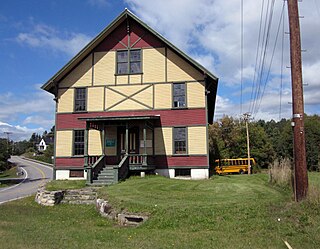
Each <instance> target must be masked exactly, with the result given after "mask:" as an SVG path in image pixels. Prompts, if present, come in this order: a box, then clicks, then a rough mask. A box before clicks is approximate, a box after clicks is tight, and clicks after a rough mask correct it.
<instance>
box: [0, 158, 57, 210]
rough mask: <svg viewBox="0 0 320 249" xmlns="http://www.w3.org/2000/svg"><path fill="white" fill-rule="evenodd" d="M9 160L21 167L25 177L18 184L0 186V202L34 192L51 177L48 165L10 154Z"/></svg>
mask: <svg viewBox="0 0 320 249" xmlns="http://www.w3.org/2000/svg"><path fill="white" fill-rule="evenodd" d="M10 161H11V162H13V163H16V164H17V165H18V166H19V167H21V169H22V171H23V172H24V177H25V179H24V180H23V181H22V182H21V183H19V184H16V185H13V186H10V187H7V188H0V204H2V203H5V202H8V201H11V200H15V199H19V198H22V197H26V196H29V195H32V194H35V193H36V192H37V189H38V187H39V186H40V185H42V184H44V183H45V182H46V181H49V180H51V179H52V168H50V167H49V166H44V165H43V164H39V163H35V162H31V161H28V160H25V159H22V158H20V157H18V156H12V157H11V159H10Z"/></svg>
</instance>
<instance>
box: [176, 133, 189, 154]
mask: <svg viewBox="0 0 320 249" xmlns="http://www.w3.org/2000/svg"><path fill="white" fill-rule="evenodd" d="M173 143H174V145H173V147H174V148H173V149H174V151H173V153H174V154H186V153H187V128H186V127H174V128H173Z"/></svg>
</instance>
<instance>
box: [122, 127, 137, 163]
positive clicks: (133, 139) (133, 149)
mask: <svg viewBox="0 0 320 249" xmlns="http://www.w3.org/2000/svg"><path fill="white" fill-rule="evenodd" d="M128 135H129V136H128V154H139V127H132V128H129V134H128ZM124 154H126V128H125V127H118V155H119V156H120V158H122V156H123V155H124Z"/></svg>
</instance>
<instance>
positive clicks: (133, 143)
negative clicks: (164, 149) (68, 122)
mask: <svg viewBox="0 0 320 249" xmlns="http://www.w3.org/2000/svg"><path fill="white" fill-rule="evenodd" d="M80 119H82V120H85V121H86V129H85V132H84V141H85V142H84V158H85V163H84V168H85V170H86V171H87V184H99V185H100V184H101V185H108V184H114V183H117V182H118V181H121V180H123V179H125V178H127V177H128V175H129V174H130V173H132V172H140V171H153V170H154V169H155V165H154V155H155V146H154V141H155V139H154V127H155V125H156V124H157V123H158V122H159V120H160V116H129V117H128V116H127V117H94V118H80ZM89 134H90V135H89ZM94 148H95V149H94ZM97 148H98V149H97Z"/></svg>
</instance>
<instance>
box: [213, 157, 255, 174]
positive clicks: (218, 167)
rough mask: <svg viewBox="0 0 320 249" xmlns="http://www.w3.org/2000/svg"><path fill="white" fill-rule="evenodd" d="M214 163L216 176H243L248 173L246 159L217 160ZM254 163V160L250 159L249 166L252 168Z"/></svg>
mask: <svg viewBox="0 0 320 249" xmlns="http://www.w3.org/2000/svg"><path fill="white" fill-rule="evenodd" d="M214 162H215V168H214V169H215V171H216V174H219V175H221V174H229V173H238V174H244V173H248V158H235V159H217V160H215V161H214ZM255 164H256V161H255V160H254V158H250V166H251V167H252V166H254V165H255Z"/></svg>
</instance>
